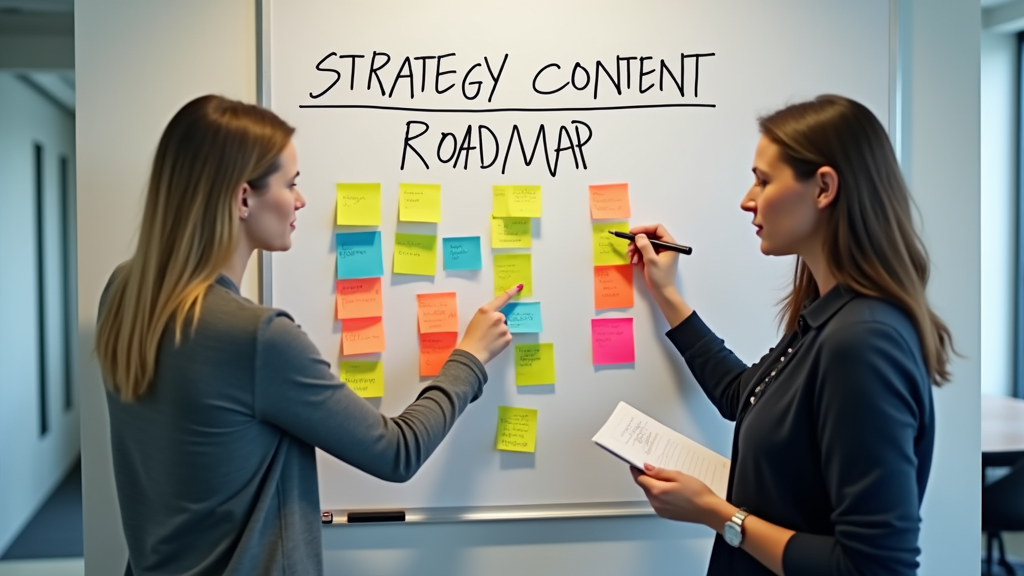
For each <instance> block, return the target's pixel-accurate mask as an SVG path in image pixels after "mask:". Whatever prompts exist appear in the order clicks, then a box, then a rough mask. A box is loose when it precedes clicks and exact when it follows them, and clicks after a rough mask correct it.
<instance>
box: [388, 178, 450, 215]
mask: <svg viewBox="0 0 1024 576" xmlns="http://www.w3.org/2000/svg"><path fill="white" fill-rule="evenodd" d="M398 219H399V220H401V221H402V222H440V221H441V185H440V184H399V185H398Z"/></svg>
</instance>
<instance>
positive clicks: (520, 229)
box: [491, 217, 532, 248]
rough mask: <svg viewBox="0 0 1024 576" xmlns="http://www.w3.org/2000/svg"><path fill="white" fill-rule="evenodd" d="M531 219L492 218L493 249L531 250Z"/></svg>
mask: <svg viewBox="0 0 1024 576" xmlns="http://www.w3.org/2000/svg"><path fill="white" fill-rule="evenodd" d="M531 231H532V227H531V225H530V219H529V218H493V217H492V218H491V248H529V247H530V244H531V238H530V233H531Z"/></svg>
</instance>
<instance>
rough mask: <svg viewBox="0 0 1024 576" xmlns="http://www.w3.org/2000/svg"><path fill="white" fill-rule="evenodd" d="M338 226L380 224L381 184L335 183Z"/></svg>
mask: <svg viewBox="0 0 1024 576" xmlns="http://www.w3.org/2000/svg"><path fill="white" fill-rule="evenodd" d="M335 189H336V191H337V203H336V204H335V217H336V220H337V224H338V226H380V184H335Z"/></svg>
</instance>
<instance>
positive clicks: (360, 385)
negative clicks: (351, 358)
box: [338, 360, 384, 398]
mask: <svg viewBox="0 0 1024 576" xmlns="http://www.w3.org/2000/svg"><path fill="white" fill-rule="evenodd" d="M338 372H339V376H341V381H342V382H344V383H345V384H347V385H348V387H349V388H351V389H352V391H353V392H355V393H356V394H358V395H360V396H362V397H363V398H380V397H381V396H383V395H384V363H383V362H381V361H380V360H378V361H376V362H340V363H339V364H338Z"/></svg>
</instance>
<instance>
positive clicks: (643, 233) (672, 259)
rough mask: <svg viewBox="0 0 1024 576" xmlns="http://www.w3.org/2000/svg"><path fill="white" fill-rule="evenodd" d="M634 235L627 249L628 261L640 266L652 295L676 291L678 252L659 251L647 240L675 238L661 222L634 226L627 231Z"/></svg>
mask: <svg viewBox="0 0 1024 576" xmlns="http://www.w3.org/2000/svg"><path fill="white" fill-rule="evenodd" d="M629 233H630V234H634V235H635V236H636V240H635V241H634V242H630V244H629V248H628V249H627V250H628V252H627V255H628V256H629V261H630V263H631V264H632V265H633V266H640V269H641V270H643V272H644V278H645V279H646V280H647V287H648V288H650V289H651V293H652V294H653V295H654V296H656V297H657V296H664V295H668V294H672V293H674V292H675V291H676V272H677V270H678V265H679V254H678V253H676V252H673V251H671V250H663V251H661V252H660V253H659V252H657V251H656V250H655V249H654V246H652V245H651V243H650V242H649V241H648V238H650V239H652V240H662V241H664V242H671V243H673V244H675V243H676V241H675V238H673V237H672V235H671V234H669V233H668V230H666V229H665V227H664V226H662V225H661V224H647V225H645V226H636V227H634V228H632V229H631V230H630V231H629Z"/></svg>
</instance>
